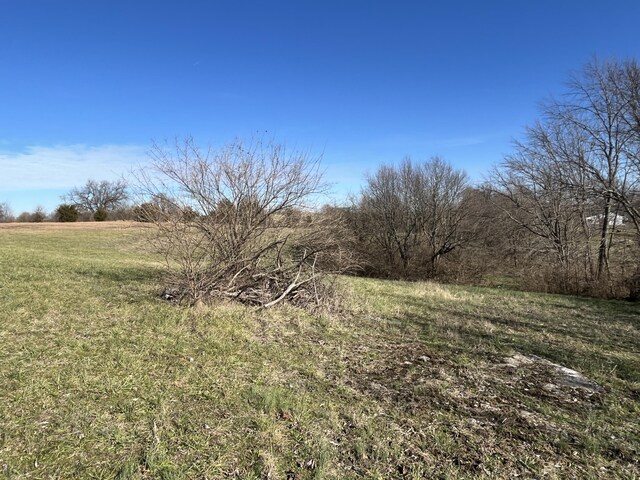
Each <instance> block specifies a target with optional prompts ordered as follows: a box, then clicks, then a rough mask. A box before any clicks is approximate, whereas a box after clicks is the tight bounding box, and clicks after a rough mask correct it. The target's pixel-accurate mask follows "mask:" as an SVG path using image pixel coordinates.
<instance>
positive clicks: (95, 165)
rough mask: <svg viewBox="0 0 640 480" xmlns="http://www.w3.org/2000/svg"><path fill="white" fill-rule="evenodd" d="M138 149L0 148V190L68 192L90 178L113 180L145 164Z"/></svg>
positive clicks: (122, 147)
mask: <svg viewBox="0 0 640 480" xmlns="http://www.w3.org/2000/svg"><path fill="white" fill-rule="evenodd" d="M145 152H146V147H143V146H140V145H95V146H92V145H55V146H29V147H26V148H24V149H23V150H22V151H19V152H9V151H2V149H1V148H0V190H27V189H54V188H69V187H73V186H77V185H80V184H82V183H84V182H85V181H86V180H87V179H89V178H94V179H96V180H113V179H116V178H119V177H120V176H122V175H125V176H126V174H127V172H128V171H130V170H131V169H132V168H135V167H136V166H138V165H141V164H143V163H144V162H145V161H146V160H147V156H146V153H145Z"/></svg>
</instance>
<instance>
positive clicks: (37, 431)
mask: <svg viewBox="0 0 640 480" xmlns="http://www.w3.org/2000/svg"><path fill="white" fill-rule="evenodd" d="M145 232H146V230H145V229H142V228H141V227H140V226H139V225H135V224H129V223H124V222H113V223H105V224H103V225H99V224H95V223H94V224H76V225H60V224H57V225H56V224H50V225H46V224H43V225H29V226H20V227H19V228H18V227H15V228H9V227H2V228H0V298H2V301H1V303H0V405H2V408H0V472H2V474H3V475H4V477H5V478H114V477H115V478H121V479H125V478H209V479H215V478H256V479H257V478H272V479H276V478H282V479H307V478H336V479H338V478H340V479H342V478H361V477H364V478H380V479H386V478H415V479H418V478H514V477H516V476H518V477H520V478H560V477H562V478H566V477H577V478H594V479H595V478H634V477H637V476H640V464H639V463H638V458H639V455H640V425H639V424H638V418H639V416H640V355H638V352H639V351H640V307H639V306H638V305H637V304H633V303H626V302H619V301H603V300H593V299H585V298H577V297H568V296H554V295H541V294H527V293H522V292H513V291H508V290H500V289H481V288H460V287H451V286H443V285H438V284H433V283H426V282H423V283H403V282H389V281H377V280H367V279H356V278H344V279H341V280H340V283H341V285H342V287H343V288H342V291H343V293H342V299H341V304H342V310H341V312H340V313H332V314H318V315H311V314H309V313H305V312H304V311H301V310H297V309H294V308H291V307H286V306H285V307H282V308H277V309H274V310H269V311H257V310H254V309H250V308H245V307H242V306H238V305H231V304H225V305H216V306H209V307H207V306H204V307H200V308H196V309H189V308H185V307H179V306H174V305H171V304H168V303H166V302H164V301H162V300H160V299H159V298H158V292H159V287H158V285H159V284H158V282H157V277H158V275H159V274H160V272H161V264H160V263H159V262H158V259H157V258H155V257H154V256H153V255H152V254H150V253H147V252H146V251H145V249H144V236H145V234H146V233H145ZM551 362H552V363H551ZM556 365H560V366H564V367H567V368H569V369H573V370H576V371H577V372H580V373H581V374H583V375H584V376H585V377H587V379H588V381H587V380H585V381H584V383H578V384H576V383H571V382H570V381H569V380H570V379H571V375H569V376H567V373H566V371H565V372H564V373H563V372H562V371H561V370H559V368H558V367H557V366H556ZM568 379H569V380H568Z"/></svg>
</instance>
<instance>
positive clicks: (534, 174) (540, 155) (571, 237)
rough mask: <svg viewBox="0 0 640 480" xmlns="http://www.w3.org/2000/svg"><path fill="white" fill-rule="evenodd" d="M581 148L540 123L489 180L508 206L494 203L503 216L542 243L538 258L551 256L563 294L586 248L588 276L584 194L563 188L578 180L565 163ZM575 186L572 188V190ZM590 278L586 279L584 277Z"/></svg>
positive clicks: (579, 190)
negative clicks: (574, 263) (571, 270)
mask: <svg viewBox="0 0 640 480" xmlns="http://www.w3.org/2000/svg"><path fill="white" fill-rule="evenodd" d="M579 148H580V143H579V142H577V141H576V138H575V137H573V136H572V135H570V134H567V132H565V131H564V130H562V129H557V128H553V126H552V127H551V128H550V127H548V126H547V125H542V124H540V123H538V124H536V125H535V126H533V127H530V128H528V129H527V136H526V139H525V140H524V141H522V142H515V145H514V150H515V151H514V153H513V154H511V155H508V156H507V157H506V158H505V160H504V161H503V163H502V164H501V165H500V166H499V167H498V168H496V169H494V171H493V172H492V174H491V183H490V186H491V188H492V189H493V191H494V192H495V193H496V194H497V195H499V196H500V197H501V198H503V199H505V200H506V201H507V203H504V202H499V203H498V202H496V206H498V207H499V208H501V209H502V211H503V212H504V214H505V215H506V216H507V217H508V218H509V219H510V220H511V221H513V222H515V223H516V224H517V225H519V226H520V227H521V228H523V229H525V230H526V231H528V232H529V233H530V234H531V235H533V236H535V237H537V238H538V239H540V240H541V244H540V247H541V250H539V251H538V252H537V254H538V255H539V256H544V255H546V254H547V253H549V252H551V253H552V254H553V257H554V258H555V262H557V265H559V266H560V271H561V272H562V283H563V287H562V288H563V290H565V291H566V289H567V281H568V275H569V267H570V262H571V261H572V260H573V259H574V257H575V255H576V253H577V251H578V250H579V249H580V248H581V247H583V246H586V249H587V250H586V258H587V259H588V263H589V265H588V267H587V271H588V272H591V271H592V266H591V256H590V246H589V242H587V241H585V236H589V234H590V229H589V222H588V221H587V217H588V214H589V210H588V207H589V204H588V202H587V201H586V200H587V199H585V197H584V191H585V190H584V188H580V189H578V188H568V187H567V185H566V182H567V178H568V177H575V179H574V181H575V182H578V179H579V178H580V175H576V174H575V171H574V170H572V169H571V168H570V167H571V165H570V164H569V163H567V162H566V157H567V155H568V156H572V155H579V151H578V150H576V149H579ZM576 185H577V184H576ZM588 276H589V278H590V276H591V275H590V274H589V275H588Z"/></svg>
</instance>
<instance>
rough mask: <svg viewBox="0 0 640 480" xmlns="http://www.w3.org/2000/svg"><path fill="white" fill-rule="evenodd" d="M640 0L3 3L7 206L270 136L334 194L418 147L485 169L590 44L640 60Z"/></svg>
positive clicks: (473, 171)
mask: <svg viewBox="0 0 640 480" xmlns="http://www.w3.org/2000/svg"><path fill="white" fill-rule="evenodd" d="M639 19H640V1H637V0H627V1H620V0H618V1H616V0H610V1H606V2H605V1H594V0H582V1H574V0H566V1H561V0H555V1H550V0H537V1H526V2H525V1H515V0H501V1H490V0H487V1H471V0H470V1H447V2H444V1H426V0H425V1H414V2H410V1H404V2H403V1H394V2H391V1H384V2H383V1H376V0H367V1H349V0H342V1H327V0H323V1H313V2H312V1H304V0H297V1H293V0H292V1H278V0H270V1H258V0H256V1H253V2H249V1H230V0H229V1H225V2H217V1H199V2H196V1H189V0H181V1H171V2H166V1H158V0H156V1H139V0H136V1H133V0H129V1H126V2H125V1H119V0H92V1H91V0H77V1H67V0H56V1H50V0H28V1H26V0H3V1H2V5H1V8H0V201H8V202H9V203H10V204H11V206H12V208H13V210H14V212H15V213H19V212H20V211H22V210H31V209H33V208H35V206H36V205H38V204H41V205H43V206H44V207H45V208H47V209H53V208H54V207H55V206H56V205H57V204H58V203H59V196H60V194H62V193H64V192H65V191H67V190H68V189H69V188H71V187H72V186H74V185H80V184H82V183H84V182H85V181H86V180H87V179H88V178H94V179H97V180H100V179H112V178H115V177H116V176H117V175H119V174H121V173H122V172H124V171H126V170H127V169H128V168H129V166H130V165H134V164H137V163H142V162H144V161H145V151H146V149H147V148H148V147H149V144H150V143H151V141H152V140H154V139H155V140H163V139H171V138H173V137H176V136H184V135H187V134H189V135H193V136H194V137H195V139H196V140H197V141H198V142H199V143H201V144H213V145H221V144H223V143H225V142H227V141H229V140H232V139H233V138H234V137H249V136H251V135H253V134H255V132H264V131H268V132H269V135H270V136H273V137H274V138H275V139H276V140H277V141H279V142H283V143H286V144H288V145H294V146H298V147H300V148H304V149H310V150H312V151H314V152H316V153H322V152H323V155H324V156H323V158H324V164H325V167H326V169H327V178H328V179H329V180H330V181H332V182H334V183H335V184H336V186H335V192H336V198H340V197H341V196H344V195H345V193H346V192H349V191H352V192H357V191H358V189H359V185H360V183H361V181H362V178H363V175H364V174H365V173H366V172H367V171H372V170H374V169H375V168H376V167H377V166H378V165H379V164H381V163H387V162H397V161H399V160H401V159H402V157H404V156H405V155H410V156H411V157H412V158H414V159H415V160H421V159H425V158H428V157H430V156H432V155H441V156H443V157H444V158H445V159H447V160H448V161H450V162H451V163H453V164H454V165H455V166H457V167H460V168H464V169H466V170H467V171H468V173H469V174H470V175H471V176H472V177H473V178H476V179H479V178H480V177H481V175H482V173H483V172H484V171H486V170H487V168H488V167H489V166H490V165H491V164H493V163H495V162H498V161H500V159H501V157H502V155H503V154H504V153H507V152H508V151H509V150H510V142H511V139H512V138H514V137H518V136H519V135H520V134H521V132H522V130H523V127H524V126H525V125H526V124H528V123H531V122H532V121H533V120H534V119H535V117H536V115H537V106H536V105H537V102H538V101H540V100H541V99H543V98H545V97H548V96H549V95H551V94H559V93H561V92H562V89H563V83H564V81H565V80H566V78H567V74H568V73H569V72H570V71H571V70H575V69H579V68H580V67H581V66H582V65H583V64H584V63H585V62H586V61H587V60H589V58H590V57H591V56H592V55H594V54H595V55H598V56H599V57H608V56H615V57H619V58H622V57H632V56H633V57H636V58H637V57H638V56H640V55H639V54H640V34H639V33H638V20H639Z"/></svg>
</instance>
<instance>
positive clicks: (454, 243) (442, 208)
mask: <svg viewBox="0 0 640 480" xmlns="http://www.w3.org/2000/svg"><path fill="white" fill-rule="evenodd" d="M466 187H467V182H466V175H465V174H464V172H462V171H458V170H455V169H454V168H453V167H451V166H450V165H449V164H448V163H446V162H444V161H443V160H441V159H440V158H437V157H435V158H432V159H431V160H429V161H427V162H424V163H421V164H414V163H413V162H412V161H411V159H409V158H405V159H404V160H403V161H402V163H401V164H400V166H399V167H397V168H396V167H393V166H387V165H385V166H382V167H380V168H379V169H378V171H377V172H375V174H373V175H370V176H369V177H367V180H366V184H365V186H364V188H363V189H362V192H361V195H360V197H359V198H358V199H356V202H355V205H354V207H353V208H354V211H355V218H354V223H353V224H354V226H357V229H358V230H360V232H361V233H360V235H361V236H363V235H364V236H365V237H366V238H361V240H362V242H363V245H364V246H365V248H367V249H368V247H367V246H366V245H367V244H368V243H372V247H374V248H373V249H372V250H370V252H369V253H370V254H371V255H370V256H371V257H372V259H374V260H375V259H376V257H377V258H378V259H379V257H382V258H384V259H385V269H386V273H387V274H389V275H398V274H399V275H400V276H407V275H415V274H416V272H417V271H424V270H427V271H428V272H429V274H434V273H435V271H436V269H437V267H438V262H439V260H440V258H441V257H442V256H443V255H446V254H448V253H450V252H452V251H453V250H455V249H456V248H457V247H459V246H460V244H461V241H462V237H461V235H460V232H461V230H460V228H459V227H460V224H461V221H462V218H463V216H464V208H463V201H464V191H465V188H466ZM367 239H370V240H371V242H367Z"/></svg>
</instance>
